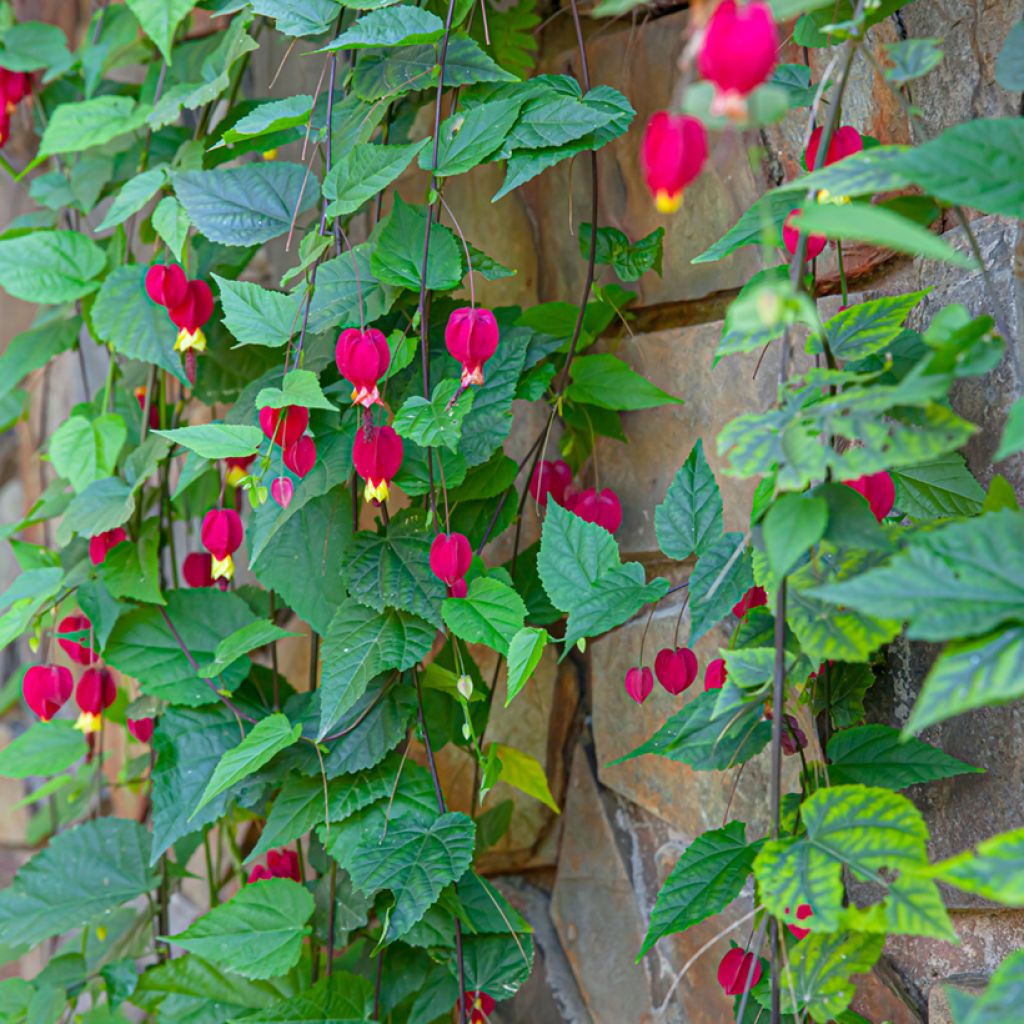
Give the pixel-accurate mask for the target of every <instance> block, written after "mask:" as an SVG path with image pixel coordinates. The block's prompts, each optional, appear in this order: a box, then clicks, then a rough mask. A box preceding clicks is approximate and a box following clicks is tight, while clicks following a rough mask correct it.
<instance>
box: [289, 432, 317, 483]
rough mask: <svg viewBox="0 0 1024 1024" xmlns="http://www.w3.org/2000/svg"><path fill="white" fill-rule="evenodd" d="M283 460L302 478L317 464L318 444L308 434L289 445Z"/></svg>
mask: <svg viewBox="0 0 1024 1024" xmlns="http://www.w3.org/2000/svg"><path fill="white" fill-rule="evenodd" d="M281 461H282V462H284V464H285V465H286V466H287V467H288V468H289V469H290V470H291V471H292V472H293V473H294V474H295V475H296V476H297V477H298V478H299V479H300V480H301V479H302V478H303V477H304V476H306V475H307V474H308V473H309V471H310V470H311V469H312V468H313V467H314V466H315V465H316V444H315V442H314V441H313V438H311V437H310V436H309V435H308V434H303V435H302V437H300V438H299V439H298V440H297V441H295V442H293V443H292V444H290V445H288V447H287V448H285V450H284V451H283V452H282V453H281Z"/></svg>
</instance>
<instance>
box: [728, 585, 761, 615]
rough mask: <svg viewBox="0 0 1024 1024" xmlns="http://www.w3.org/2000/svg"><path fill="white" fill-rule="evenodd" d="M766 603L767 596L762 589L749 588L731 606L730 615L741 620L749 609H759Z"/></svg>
mask: <svg viewBox="0 0 1024 1024" xmlns="http://www.w3.org/2000/svg"><path fill="white" fill-rule="evenodd" d="M767 603H768V594H767V593H766V592H765V589H764V587H751V588H750V589H749V590H748V591H747V592H746V593H745V594H744V595H743V596H742V597H741V598H740V599H739V600H738V601H737V602H736V603H735V604H734V605H733V606H732V613H733V615H735V616H736V618H737V619H742V618H743V616H744V615H746V614H747V612H749V611H750V609H751V608H760V607H761V606H762V605H766V604H767Z"/></svg>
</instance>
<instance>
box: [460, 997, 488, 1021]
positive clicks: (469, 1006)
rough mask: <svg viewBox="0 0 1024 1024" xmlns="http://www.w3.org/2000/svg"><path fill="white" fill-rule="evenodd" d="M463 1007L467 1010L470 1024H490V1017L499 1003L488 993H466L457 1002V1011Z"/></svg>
mask: <svg viewBox="0 0 1024 1024" xmlns="http://www.w3.org/2000/svg"><path fill="white" fill-rule="evenodd" d="M460 1004H461V1005H460ZM462 1005H464V1006H465V1008H466V1014H467V1020H468V1021H469V1024H490V1016H491V1014H492V1013H494V1007H495V1006H496V1005H497V1003H495V1001H494V1000H493V999H492V998H491V997H490V996H489V995H488V994H487V993H486V992H466V993H465V995H463V997H462V999H460V1000H459V1001H458V1002H456V1004H455V1009H456V1010H460V1009H461V1008H462Z"/></svg>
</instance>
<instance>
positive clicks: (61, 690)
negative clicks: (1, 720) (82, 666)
mask: <svg viewBox="0 0 1024 1024" xmlns="http://www.w3.org/2000/svg"><path fill="white" fill-rule="evenodd" d="M74 688H75V679H74V676H72V675H71V669H69V668H65V667H64V666H63V665H33V666H32V668H30V669H29V670H28V671H27V672H26V673H25V677H24V679H22V681H21V692H22V694H23V695H24V697H25V703H26V704H28V706H29V707H30V708H31V709H32V710H33V711H34V712H35V713H36V714H37V715H38V716H39V718H40V719H41V720H42V721H44V722H48V721H49V720H50V719H51V718H53V716H54V715H55V714H57V712H58V711H60V709H61V708H62V707H63V706H64V704H65V703H66V702H67V699H68V698H69V697H70V696H71V691H72V690H74Z"/></svg>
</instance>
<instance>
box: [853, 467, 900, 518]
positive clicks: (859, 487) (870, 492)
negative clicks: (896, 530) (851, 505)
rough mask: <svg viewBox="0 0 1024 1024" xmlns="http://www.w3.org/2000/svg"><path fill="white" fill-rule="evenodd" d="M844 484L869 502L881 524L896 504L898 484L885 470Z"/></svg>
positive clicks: (872, 511) (873, 513)
mask: <svg viewBox="0 0 1024 1024" xmlns="http://www.w3.org/2000/svg"><path fill="white" fill-rule="evenodd" d="M843 483H844V484H846V486H847V487H852V488H853V489H854V490H855V491H856V492H857V493H858V494H859V495H861V497H863V498H865V499H866V500H867V503H868V505H870V506H871V513H872V515H873V516H874V517H875V518H876V519H877V520H878V521H879V522H881V521H882V520H883V519H885V517H886V516H887V515H888V514H889V513H890V512H891V511H892V507H893V505H895V504H896V483H895V482H894V481H893V478H892V477H891V476H889V474H888V473H886V472H885V471H884V470H883V471H882V472H881V473H868V474H866V475H865V476H859V477H857V479H856V480H844V481H843Z"/></svg>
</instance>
